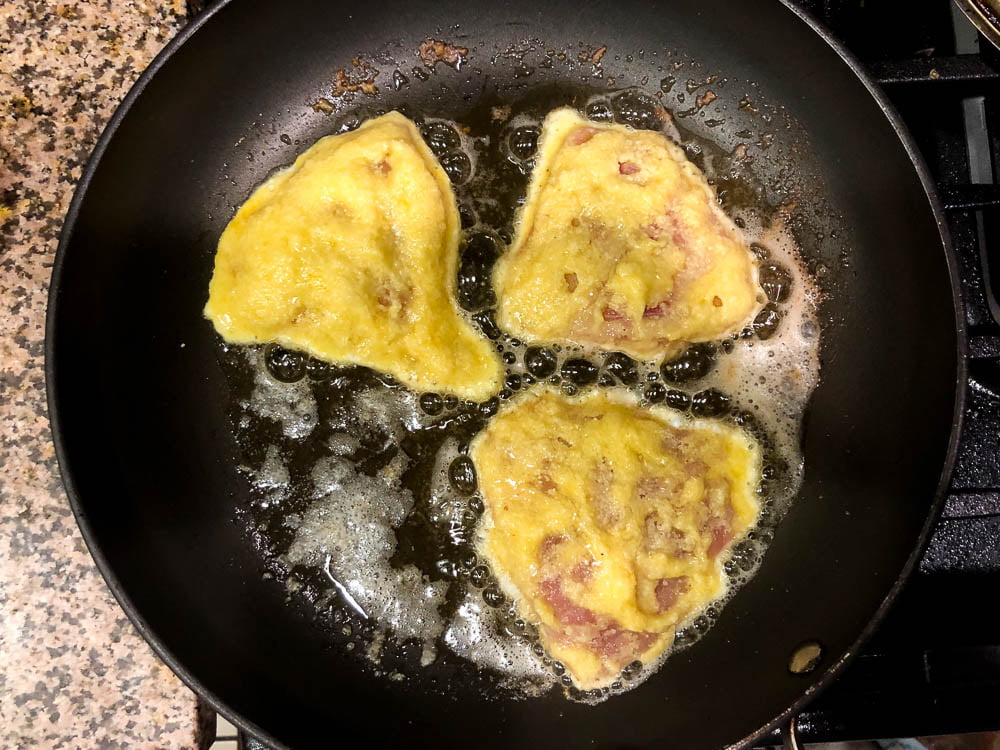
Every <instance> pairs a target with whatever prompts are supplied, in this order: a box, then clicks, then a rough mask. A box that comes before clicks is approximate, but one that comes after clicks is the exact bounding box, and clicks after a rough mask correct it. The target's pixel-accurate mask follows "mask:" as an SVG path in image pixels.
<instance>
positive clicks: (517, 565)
mask: <svg viewBox="0 0 1000 750" xmlns="http://www.w3.org/2000/svg"><path fill="white" fill-rule="evenodd" d="M471 456H472V458H473V461H474V462H475V465H476V468H477V471H478V475H479V486H480V488H481V491H482V495H483V499H484V502H485V506H486V512H485V513H484V516H483V520H482V522H481V524H480V529H479V534H480V535H479V547H480V551H481V553H482V554H483V555H484V556H485V557H486V558H487V559H488V560H489V562H490V564H491V566H492V569H493V571H494V573H495V574H496V575H497V577H498V579H499V581H500V583H501V586H502V587H503V588H504V590H505V592H506V593H507V594H508V595H509V596H510V597H512V598H513V599H514V601H515V602H516V603H517V606H518V610H519V612H520V614H521V616H522V617H523V618H525V619H526V620H529V621H531V622H533V623H535V624H536V625H537V626H538V632H539V636H540V639H541V642H542V644H543V645H544V646H545V648H546V649H547V651H548V653H549V655H550V656H551V657H552V658H554V659H557V660H558V661H560V662H562V664H563V665H564V666H565V667H566V670H567V673H568V674H569V675H570V676H571V677H572V679H573V681H574V683H575V684H576V685H577V686H578V687H580V688H581V689H592V688H595V687H604V686H607V685H609V684H610V683H612V682H614V681H615V680H617V679H619V676H620V673H621V671H622V669H623V668H624V667H625V666H627V665H628V664H630V663H632V662H634V661H640V662H643V663H645V664H648V663H650V662H653V661H655V660H656V659H657V658H658V657H659V656H661V655H662V654H663V652H664V651H665V649H667V648H668V647H669V646H670V645H671V644H672V642H673V636H674V631H675V629H676V628H677V626H678V625H679V624H681V623H684V622H685V621H687V620H690V619H691V618H692V617H693V616H694V615H695V614H697V613H698V612H699V611H700V610H702V609H703V608H704V607H705V606H706V605H707V604H708V603H709V602H711V601H713V600H715V599H718V598H719V597H720V596H722V595H723V594H724V593H725V591H726V576H725V572H724V570H723V562H724V561H725V559H726V557H727V553H728V551H729V549H730V547H731V546H732V544H733V543H734V542H735V541H738V540H739V539H741V538H742V537H744V536H745V535H746V533H747V531H748V530H749V528H750V527H751V526H752V525H753V524H754V523H755V522H756V520H757V517H758V514H759V511H760V507H759V502H758V499H757V495H756V487H757V484H758V481H759V478H760V462H761V458H760V450H759V448H758V446H757V444H756V443H755V442H754V441H753V440H752V439H751V438H750V437H749V436H748V435H747V434H746V433H744V432H743V431H742V430H739V429H738V428H736V427H732V426H727V425H724V424H722V423H719V422H710V421H706V420H696V419H690V418H686V417H683V416H680V415H677V414H676V412H671V411H670V410H668V409H656V410H652V409H642V408H639V407H638V406H636V405H635V403H634V401H632V400H628V397H625V396H621V397H618V398H615V397H613V396H610V395H608V394H607V393H605V392H593V393H591V394H590V395H587V396H584V397H581V398H576V399H569V398H566V397H564V396H562V395H560V394H559V393H557V392H554V391H552V390H542V391H541V392H536V393H534V394H527V395H525V396H523V397H522V398H521V399H520V400H518V401H517V402H516V403H514V404H513V405H511V406H509V407H507V408H506V409H505V410H503V411H501V412H500V414H499V415H498V416H496V417H495V418H494V419H493V420H492V421H491V422H490V423H489V425H488V426H487V427H486V429H485V430H483V431H482V432H481V433H480V434H479V435H478V436H477V438H476V439H475V441H474V442H473V444H472V447H471Z"/></svg>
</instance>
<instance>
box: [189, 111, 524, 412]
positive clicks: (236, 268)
mask: <svg viewBox="0 0 1000 750" xmlns="http://www.w3.org/2000/svg"><path fill="white" fill-rule="evenodd" d="M459 232H460V221H459V215H458V208H457V206H456V203H455V196H454V194H453V193H452V191H451V186H450V184H449V182H448V177H447V175H445V173H444V171H443V170H442V169H441V166H440V165H439V164H438V162H437V160H436V159H435V158H434V155H433V154H432V153H431V151H430V149H429V148H428V147H427V146H426V144H425V143H424V141H423V139H422V138H421V137H420V133H419V132H418V131H417V128H416V127H415V126H414V124H413V123H412V122H410V121H409V120H408V119H406V118H405V117H404V116H403V115H401V114H399V113H397V112H390V113H389V114H387V115H384V116H382V117H378V118H375V119H373V120H370V121H368V122H366V123H365V124H364V125H362V126H361V127H360V128H358V129H357V130H355V131H353V132H350V133H344V134H341V135H333V136H328V137H326V138H323V139H321V140H320V141H318V142H317V143H316V144H315V145H313V146H312V147H311V148H309V149H308V150H307V151H306V152H305V153H303V154H302V155H301V156H299V158H298V159H296V161H295V163H294V164H293V165H292V166H291V167H290V168H289V169H287V170H285V171H283V172H280V173H279V174H276V175H274V176H273V177H271V178H270V179H269V180H267V181H266V182H265V183H264V184H263V185H261V186H260V187H259V188H257V190H256V191H254V193H253V195H251V196H250V198H249V199H248V200H247V201H246V203H244V204H243V205H242V206H241V207H240V209H239V211H237V212H236V215H235V216H234V217H233V219H232V221H230V222H229V225H228V226H227V227H226V229H225V231H224V232H223V234H222V237H221V239H220V240H219V247H218V251H217V254H216V257H215V272H214V274H213V276H212V282H211V286H210V287H209V299H208V304H207V305H206V306H205V315H206V316H207V317H208V318H209V319H210V320H211V321H212V322H213V323H214V325H215V328H216V330H217V331H218V332H219V334H220V335H221V336H222V337H223V338H224V339H226V340H227V341H230V342H233V343H239V344H249V343H259V342H270V341H275V342H279V343H281V344H282V345H284V346H287V347H289V348H294V349H300V350H303V351H306V352H309V353H310V354H312V355H313V356H316V357H318V358H320V359H324V360H327V361H330V362H336V363H351V364H358V365H364V366H366V367H371V368H374V369H376V370H380V371H382V372H385V373H388V374H390V375H392V376H393V377H395V378H396V379H397V380H399V381H400V382H402V383H404V384H405V385H407V386H409V387H411V388H413V389H415V390H426V391H441V392H445V393H451V394H455V395H457V396H460V397H462V398H468V399H475V400H483V399H486V398H488V397H489V396H490V395H492V394H493V393H495V392H496V391H497V390H498V389H499V388H500V385H501V381H502V378H503V374H504V373H503V366H502V364H501V362H500V359H499V356H498V355H497V353H496V351H495V349H494V347H493V345H492V344H490V343H489V342H488V341H487V340H486V339H485V338H484V337H483V336H481V335H480V334H479V333H478V332H477V331H476V330H475V329H474V328H473V327H472V325H471V324H470V323H468V322H467V321H466V320H465V319H464V318H463V317H462V316H461V314H460V312H459V309H458V306H457V303H456V301H455V278H456V267H457V263H458V243H459Z"/></svg>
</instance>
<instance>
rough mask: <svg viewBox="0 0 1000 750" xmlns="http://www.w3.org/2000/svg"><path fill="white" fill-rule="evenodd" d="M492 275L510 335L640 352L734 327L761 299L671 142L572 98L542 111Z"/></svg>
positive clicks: (742, 249)
mask: <svg viewBox="0 0 1000 750" xmlns="http://www.w3.org/2000/svg"><path fill="white" fill-rule="evenodd" d="M493 283H494V287H495V289H496V293H497V297H498V298H499V310H498V318H497V321H498V323H499V324H500V325H501V326H502V327H503V328H505V329H506V330H508V331H509V332H511V333H512V334H514V335H515V336H517V337H518V338H522V339H527V340H531V341H549V342H554V341H570V342H576V343H578V344H584V345H588V346H595V347H599V348H602V349H609V350H618V351H623V352H627V353H628V354H630V355H632V356H634V357H638V358H639V359H645V360H655V359H659V358H662V357H664V356H671V355H673V354H676V353H677V352H678V351H680V350H681V349H682V348H683V347H684V345H685V343H689V342H700V341H710V340H713V339H719V338H723V337H725V336H727V335H729V334H731V333H734V332H736V331H738V330H739V329H740V328H742V327H743V326H744V325H746V324H747V323H748V322H749V321H750V320H751V319H752V318H753V316H754V315H755V314H756V313H757V312H758V310H759V308H760V302H759V299H763V297H762V295H761V292H760V288H759V286H758V284H757V265H756V262H755V259H754V257H753V255H752V253H751V252H750V249H749V247H748V246H747V245H746V242H745V241H744V240H743V238H742V236H741V234H740V231H739V229H738V228H737V227H736V226H735V225H734V224H733V222H732V221H731V220H730V219H729V218H728V217H727V216H726V215H725V213H723V212H722V210H721V209H720V208H719V207H718V205H717V203H716V198H715V194H714V193H713V191H712V189H711V188H710V187H709V186H708V184H707V183H706V181H705V177H704V175H702V173H701V171H700V170H699V169H698V168H697V167H696V166H695V165H694V164H692V163H691V162H690V161H688V160H687V159H686V158H685V156H684V152H683V150H681V148H680V147H678V146H677V145H675V144H674V143H672V142H670V141H669V140H668V139H667V138H666V137H665V136H663V135H662V134H660V133H654V132H650V131H643V130H633V129H631V128H628V127H625V126H622V125H602V124H598V123H594V122H590V121H588V120H584V119H583V118H582V117H580V115H579V114H577V113H576V112H575V111H573V110H570V109H559V110H555V111H554V112H552V113H551V114H549V116H548V117H546V118H545V122H544V123H543V125H542V135H541V139H540V141H539V150H538V157H537V163H536V166H535V169H534V172H533V175H532V180H531V184H530V185H529V186H528V195H527V201H526V203H525V205H524V208H523V210H522V212H521V215H520V218H519V221H518V227H517V234H516V236H515V238H514V243H513V245H512V247H511V249H510V251H509V252H508V253H507V254H506V255H504V256H503V257H502V258H501V259H500V261H499V263H498V264H497V267H496V270H495V272H494V277H493Z"/></svg>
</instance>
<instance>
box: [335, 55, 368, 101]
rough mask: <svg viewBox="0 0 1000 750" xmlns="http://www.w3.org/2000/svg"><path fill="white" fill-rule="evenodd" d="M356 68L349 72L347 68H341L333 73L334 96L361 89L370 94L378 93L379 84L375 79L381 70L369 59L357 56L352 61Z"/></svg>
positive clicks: (363, 92)
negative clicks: (376, 83)
mask: <svg viewBox="0 0 1000 750" xmlns="http://www.w3.org/2000/svg"><path fill="white" fill-rule="evenodd" d="M351 64H352V66H353V67H354V70H352V71H350V72H348V71H347V69H346V68H341V69H340V70H338V71H337V72H336V73H334V75H333V92H332V94H333V96H334V97H341V96H345V95H346V94H352V93H354V92H357V91H360V92H361V93H362V94H366V95H368V96H375V95H376V94H378V86H376V85H375V79H376V78H378V75H379V72H378V71H377V70H376V69H375V68H374V67H373V66H372V64H371V63H370V62H368V61H367V60H362V59H361V58H358V57H355V58H354V60H352V61H351Z"/></svg>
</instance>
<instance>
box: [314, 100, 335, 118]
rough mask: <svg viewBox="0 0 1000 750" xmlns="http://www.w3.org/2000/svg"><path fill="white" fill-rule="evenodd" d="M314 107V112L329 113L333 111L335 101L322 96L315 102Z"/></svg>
mask: <svg viewBox="0 0 1000 750" xmlns="http://www.w3.org/2000/svg"><path fill="white" fill-rule="evenodd" d="M312 108H313V111H314V112H322V113H323V114H324V115H328V114H330V113H331V112H333V102H331V101H330V100H329V99H326V98H324V97H322V96H321V97H320V98H319V99H317V100H316V101H314V102H313V105H312Z"/></svg>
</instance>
